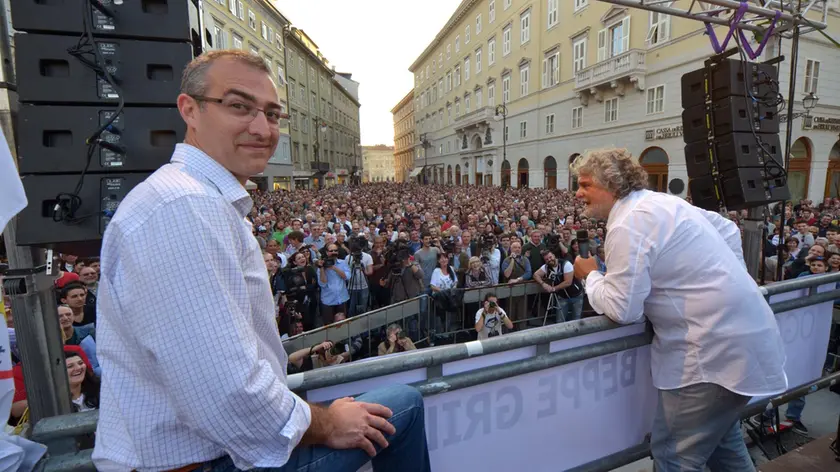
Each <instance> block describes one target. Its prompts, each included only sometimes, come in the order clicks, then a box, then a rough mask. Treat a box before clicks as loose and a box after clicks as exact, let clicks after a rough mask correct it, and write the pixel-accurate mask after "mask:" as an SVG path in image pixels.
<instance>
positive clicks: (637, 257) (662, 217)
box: [586, 190, 787, 396]
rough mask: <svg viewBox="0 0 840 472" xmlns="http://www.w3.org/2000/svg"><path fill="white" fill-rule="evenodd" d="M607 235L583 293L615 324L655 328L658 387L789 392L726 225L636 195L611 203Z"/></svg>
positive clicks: (669, 199) (777, 340)
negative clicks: (599, 263) (602, 256)
mask: <svg viewBox="0 0 840 472" xmlns="http://www.w3.org/2000/svg"><path fill="white" fill-rule="evenodd" d="M607 233H608V234H607V238H606V256H607V261H606V262H607V267H609V268H610V270H609V272H608V273H607V274H606V275H603V274H601V273H599V272H597V271H593V272H591V273H590V274H589V276H588V277H587V279H586V294H587V296H588V297H589V303H590V304H591V305H592V308H594V309H595V311H597V312H598V313H602V314H606V315H607V316H608V317H610V318H611V319H613V320H615V321H616V322H618V323H634V322H636V321H639V320H640V319H642V316H647V318H648V319H649V320H650V322H651V323H652V324H653V328H654V331H655V332H656V335H655V336H654V338H653V344H652V346H651V373H652V375H653V384H654V386H655V387H656V388H659V389H663V390H668V389H675V388H680V387H685V386H689V385H693V384H697V383H703V382H709V383H714V384H717V385H720V386H722V387H725V388H727V389H729V390H731V391H733V392H735V393H738V394H741V395H745V396H765V395H773V394H776V393H780V392H783V391H785V390H786V389H787V376H786V375H785V372H784V364H785V349H784V344H783V343H782V337H781V335H780V334H779V328H778V325H777V324H776V318H775V316H774V315H773V311H772V310H771V309H770V306H769V305H768V304H767V302H766V301H765V300H764V297H763V296H762V295H761V292H760V291H759V288H758V285H756V283H755V281H754V280H753V279H752V277H751V276H750V275H749V273H747V270H746V267H745V265H744V258H743V254H742V249H741V234H740V231H739V230H738V227H737V226H735V224H734V223H733V222H731V221H729V220H727V219H725V218H723V217H722V216H720V215H718V214H717V213H713V212H710V211H705V210H702V209H700V208H697V207H695V206H692V205H690V204H689V203H687V202H686V201H684V200H683V199H681V198H678V197H675V196H672V195H666V194H664V193H658V192H651V191H648V190H641V191H636V192H633V193H631V194H630V195H628V196H627V197H625V198H623V199H621V200H619V201H617V202H616V203H615V205H614V206H613V208H612V210H611V211H610V215H609V219H608V221H607ZM727 248H728V250H727Z"/></svg>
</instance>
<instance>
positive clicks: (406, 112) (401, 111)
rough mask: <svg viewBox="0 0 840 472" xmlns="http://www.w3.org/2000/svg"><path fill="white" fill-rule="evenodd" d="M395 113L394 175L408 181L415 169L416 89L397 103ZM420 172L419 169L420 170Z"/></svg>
mask: <svg viewBox="0 0 840 472" xmlns="http://www.w3.org/2000/svg"><path fill="white" fill-rule="evenodd" d="M391 114H392V115H394V177H395V180H396V181H397V182H406V181H407V180H408V179H409V178H410V175H411V172H412V171H413V169H414V146H415V142H416V141H417V138H416V137H415V136H414V90H412V91H410V92H408V94H407V95H406V96H405V97H403V98H402V100H400V102H399V103H397V106H395V107H394V108H393V109H391ZM418 172H419V170H418Z"/></svg>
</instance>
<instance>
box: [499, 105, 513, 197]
mask: <svg viewBox="0 0 840 472" xmlns="http://www.w3.org/2000/svg"><path fill="white" fill-rule="evenodd" d="M500 119H501V120H502V172H504V171H505V164H506V163H507V133H506V132H505V130H507V107H506V106H505V104H504V103H502V104H501V105H498V106H496V121H499V120H500ZM507 177H508V178H507V180H506V179H505V176H504V174H502V190H507V184H508V181H509V180H510V170H508V176H507Z"/></svg>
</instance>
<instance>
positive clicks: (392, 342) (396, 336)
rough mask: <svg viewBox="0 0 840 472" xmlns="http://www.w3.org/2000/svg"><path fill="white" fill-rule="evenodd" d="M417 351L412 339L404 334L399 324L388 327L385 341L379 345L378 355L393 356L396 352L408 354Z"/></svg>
mask: <svg viewBox="0 0 840 472" xmlns="http://www.w3.org/2000/svg"><path fill="white" fill-rule="evenodd" d="M415 349H417V348H416V347H415V346H414V342H412V341H411V338H410V337H408V336H407V335H406V334H405V333H403V330H402V327H400V325H398V324H392V325H390V326H388V329H387V330H386V331H385V340H384V341H382V342H381V343H379V348H378V353H379V355H380V356H384V355H386V354H393V353H395V352H406V351H413V350H415Z"/></svg>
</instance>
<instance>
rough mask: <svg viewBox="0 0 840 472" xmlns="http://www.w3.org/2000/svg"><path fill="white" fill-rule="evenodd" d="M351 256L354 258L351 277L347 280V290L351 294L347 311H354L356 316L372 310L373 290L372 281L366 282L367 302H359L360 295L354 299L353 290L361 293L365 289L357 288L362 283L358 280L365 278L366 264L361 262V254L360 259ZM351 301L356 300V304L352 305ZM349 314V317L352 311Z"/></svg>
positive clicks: (351, 262)
mask: <svg viewBox="0 0 840 472" xmlns="http://www.w3.org/2000/svg"><path fill="white" fill-rule="evenodd" d="M351 257H352V259H351V260H350V279H349V280H348V281H347V291H348V292H349V295H350V300H348V305H347V311H348V312H350V311H352V313H353V315H352V316H356V315H361V314H363V313H367V312H368V310H370V303H371V300H370V298H371V297H370V292H371V290H370V283H366V284H365V285H367V291H368V297H367V301H366V302H365V303H359V302H360V300H359V297H358V296H356V297H355V299H354V297H353V292H357V293H359V292H361V291H363V290H365V289H364V288H356V287H357V286H359V285H360V284H357V283H356V282H357V281H359V280H360V278H361V279H362V280H364V279H363V278H364V277H365V275H364V265H363V264H362V263H361V256H359V259H356V257H355V256H351ZM351 302H355V306H352V305H350V303H351ZM347 315H348V316H347V317H348V318H350V313H347Z"/></svg>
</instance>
